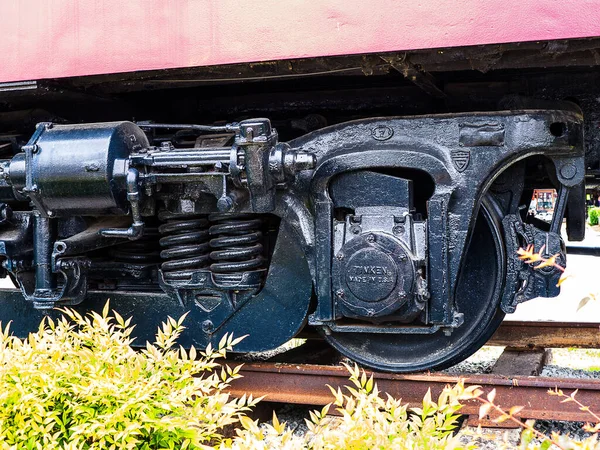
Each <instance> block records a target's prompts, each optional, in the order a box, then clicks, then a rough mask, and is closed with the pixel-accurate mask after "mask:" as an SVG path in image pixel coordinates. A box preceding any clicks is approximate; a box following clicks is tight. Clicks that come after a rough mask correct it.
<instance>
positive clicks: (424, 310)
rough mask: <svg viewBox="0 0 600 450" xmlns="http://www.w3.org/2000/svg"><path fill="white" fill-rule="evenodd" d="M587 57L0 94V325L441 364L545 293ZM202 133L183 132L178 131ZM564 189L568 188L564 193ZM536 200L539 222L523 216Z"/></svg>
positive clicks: (558, 244)
mask: <svg viewBox="0 0 600 450" xmlns="http://www.w3.org/2000/svg"><path fill="white" fill-rule="evenodd" d="M599 51H600V41H599V40H597V39H582V40H570V41H560V42H558V41H553V42H541V43H528V44H505V45H502V46H481V47H476V48H475V47H470V48H461V49H446V50H435V51H416V52H409V53H402V54H398V53H386V54H369V55H359V56H340V57H327V58H310V59H305V60H293V61H273V62H265V63H257V64H237V65H228V66H213V67H205V68H193V69H173V70H165V71H154V72H145V73H141V74H135V73H129V74H120V75H114V74H113V75H98V76H87V77H75V78H61V79H51V80H41V81H37V82H19V83H6V84H3V85H0V170H1V173H2V177H1V179H0V201H1V202H2V203H1V204H0V213H1V217H0V255H1V256H2V268H1V273H0V275H2V276H4V277H10V279H11V280H12V281H13V282H14V284H15V286H16V288H15V289H12V290H4V291H2V292H1V300H0V301H1V305H2V307H1V308H0V309H1V313H0V319H1V320H2V321H3V322H6V321H8V320H12V321H13V330H14V332H16V333H17V334H21V335H24V334H26V333H27V332H29V331H30V330H32V329H36V328H37V326H38V322H39V319H40V317H42V316H43V315H55V314H58V313H57V311H56V309H57V308H58V307H61V306H70V307H73V308H75V309H77V310H80V311H86V310H90V309H96V310H98V309H101V308H102V306H104V304H105V302H106V300H107V299H109V298H110V302H111V307H112V308H114V309H116V310H117V311H118V312H119V313H120V314H121V315H128V316H129V315H131V316H133V317H134V321H135V323H136V324H137V327H136V336H137V339H138V342H140V343H143V342H144V341H145V340H146V339H152V336H153V334H154V332H155V330H156V327H157V325H158V324H159V323H160V322H161V321H162V320H164V319H165V318H166V317H167V316H168V315H170V316H179V315H181V314H183V313H186V312H188V313H189V315H188V318H187V319H186V326H187V329H186V331H185V332H184V334H183V336H182V341H181V344H182V345H184V346H189V345H195V346H199V347H202V346H205V345H207V344H208V343H209V342H218V341H219V340H220V338H221V337H222V336H223V335H224V334H225V333H233V334H234V335H236V336H241V335H247V337H246V338H245V339H244V340H243V341H242V342H241V343H240V344H239V346H238V348H237V350H238V351H240V352H252V351H262V350H268V349H272V348H275V347H277V346H279V345H282V344H284V343H285V342H286V341H288V340H289V339H291V338H293V337H294V336H296V335H298V333H301V332H302V331H306V330H309V331H316V332H318V333H319V334H320V335H321V336H322V337H323V338H324V339H325V340H326V341H328V342H329V343H330V344H331V345H332V346H334V347H335V348H337V349H338V350H339V351H340V352H341V353H343V354H344V355H346V356H348V357H350V358H352V359H354V360H356V361H358V362H360V363H362V364H364V365H366V366H369V367H373V368H377V369H381V370H388V371H397V372H406V371H415V370H425V369H434V368H435V369H439V368H443V367H447V366H449V365H451V364H454V363H456V362H459V361H460V360H462V359H464V358H466V357H467V356H469V355H470V354H472V353H473V352H474V351H476V350H477V349H478V348H479V347H480V346H481V345H483V344H484V343H485V341H486V340H487V339H488V338H489V337H490V336H491V334H492V333H493V332H494V331H495V329H496V328H497V327H498V325H499V324H500V322H501V320H502V319H503V317H504V315H505V314H506V313H511V312H514V310H515V308H516V307H517V305H518V304H519V303H522V302H524V301H527V300H529V299H532V298H535V297H539V296H542V297H552V296H555V295H557V294H558V292H559V288H558V287H557V282H558V279H559V276H560V274H561V271H560V269H559V268H558V267H556V266H548V267H545V268H543V269H539V270H536V269H534V268H533V267H532V266H529V265H527V264H525V263H524V262H523V261H521V260H520V259H519V258H518V255H517V250H518V249H519V248H526V247H528V246H533V248H534V249H535V251H536V252H541V254H542V255H545V256H547V257H550V256H553V255H555V256H556V265H558V266H562V267H564V266H565V264H566V254H565V244H564V242H563V239H562V238H561V227H562V226H563V224H564V223H566V230H567V234H568V236H569V239H570V240H581V239H583V236H584V223H585V192H586V183H587V185H588V186H590V185H591V184H594V183H595V181H594V180H595V177H596V175H597V174H598V170H599V160H600V158H599V155H600V139H599V136H598V132H599V129H598V128H599V127H598V121H599V120H600V108H599V102H600V71H598V67H597V66H598V64H599V63H600V61H599V60H598V58H597V55H598V54H599V53H598V52H599ZM197 124H203V125H197ZM586 174H587V175H586ZM535 189H554V190H555V191H556V203H555V205H554V213H553V216H552V218H551V220H549V221H543V220H539V219H538V218H536V217H535V216H533V215H531V214H528V210H529V202H530V201H531V198H532V193H533V191H534V190H535Z"/></svg>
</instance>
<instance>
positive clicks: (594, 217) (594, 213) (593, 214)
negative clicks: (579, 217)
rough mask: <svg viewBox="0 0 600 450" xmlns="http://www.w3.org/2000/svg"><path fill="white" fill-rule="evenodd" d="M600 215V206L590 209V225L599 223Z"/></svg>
mask: <svg viewBox="0 0 600 450" xmlns="http://www.w3.org/2000/svg"><path fill="white" fill-rule="evenodd" d="M599 215H600V208H590V209H588V221H589V222H590V225H598V216H599Z"/></svg>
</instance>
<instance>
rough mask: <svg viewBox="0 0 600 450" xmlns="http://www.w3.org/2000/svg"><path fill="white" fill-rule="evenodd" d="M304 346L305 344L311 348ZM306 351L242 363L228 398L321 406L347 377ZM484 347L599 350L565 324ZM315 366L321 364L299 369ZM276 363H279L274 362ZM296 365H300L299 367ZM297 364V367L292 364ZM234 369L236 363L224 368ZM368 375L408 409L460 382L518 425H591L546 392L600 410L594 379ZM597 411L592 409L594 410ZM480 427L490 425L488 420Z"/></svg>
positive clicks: (590, 337) (512, 331) (472, 408)
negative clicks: (492, 399)
mask: <svg viewBox="0 0 600 450" xmlns="http://www.w3.org/2000/svg"><path fill="white" fill-rule="evenodd" d="M311 342H312V344H310V345H309V343H311ZM305 345H306V349H304V350H303V348H302V347H298V348H295V349H293V350H290V351H288V352H285V353H283V354H280V355H277V356H276V357H275V358H274V359H273V361H267V362H252V363H245V364H244V366H243V368H242V370H241V372H240V373H241V374H242V375H243V378H240V379H238V380H235V381H234V382H233V383H232V385H231V387H230V389H229V392H230V393H231V394H232V395H234V396H241V395H243V394H252V395H253V396H255V397H259V396H264V397H265V400H266V401H270V402H277V403H295V404H306V405H315V406H322V405H326V404H327V403H329V402H331V401H332V400H333V396H332V395H331V392H330V391H329V388H328V387H327V386H331V387H333V388H336V389H337V388H338V387H343V386H347V385H349V381H348V376H349V374H348V371H347V370H346V368H344V367H343V366H340V365H332V364H331V363H330V361H331V360H332V359H331V354H332V351H331V350H330V349H329V347H328V346H325V345H323V346H322V350H320V349H321V347H319V345H318V342H317V341H308V343H307V344H305ZM488 345H502V346H510V347H513V348H520V349H532V348H551V347H580V348H600V324H598V323H571V322H516V321H515V322H510V321H506V322H504V323H503V324H502V325H501V326H500V328H499V329H498V331H497V332H496V333H495V334H494V336H493V337H492V338H491V339H490V341H489V342H488ZM317 360H319V362H322V361H323V360H325V361H327V362H326V363H323V364H305V363H304V362H307V361H309V362H310V361H312V362H313V363H314V362H315V361H317ZM274 361H279V362H274ZM300 361H301V362H300ZM296 362H297V363H296ZM229 364H231V365H239V364H240V362H235V361H233V362H229ZM367 373H368V374H373V376H374V379H375V381H376V382H377V385H378V387H379V390H380V392H381V393H382V395H385V394H386V393H387V394H390V395H392V396H393V397H395V398H401V399H403V400H404V401H405V402H406V403H408V404H409V405H411V406H417V405H420V404H421V402H422V399H423V397H424V395H425V394H426V393H427V390H428V389H431V392H432V394H433V396H434V397H435V396H437V395H439V394H440V392H441V391H442V389H443V388H444V387H445V386H446V385H453V384H456V383H457V382H458V381H459V380H461V379H462V380H464V382H465V384H466V385H478V386H481V388H482V389H483V390H484V391H485V392H489V391H491V390H492V389H496V392H497V395H496V402H497V403H498V404H499V405H501V406H502V407H504V408H505V409H509V408H510V407H512V406H523V410H522V411H521V412H520V413H519V417H520V418H523V419H549V420H568V421H591V420H592V419H593V418H592V417H591V415H590V414H589V413H588V412H586V411H581V410H580V409H579V407H578V406H577V405H576V404H575V403H574V402H569V403H561V400H562V399H560V398H558V397H556V396H551V395H549V394H548V391H549V390H554V389H561V390H562V391H563V392H565V394H567V395H568V394H570V393H571V392H573V391H574V390H576V389H577V390H578V393H577V399H578V400H579V401H580V402H581V403H583V404H584V405H587V406H590V407H592V409H593V408H594V406H595V405H600V379H599V380H591V379H581V378H548V377H537V376H536V377H529V376H507V375H501V374H478V375H471V374H465V375H451V374H445V373H421V374H410V375H401V374H392V373H382V372H369V371H367ZM480 406H481V403H479V402H478V401H476V400H471V401H467V402H465V403H464V407H463V409H462V410H461V412H462V413H463V414H466V415H469V416H477V415H478V412H479V407H480ZM597 409H598V408H596V410H597ZM484 423H487V424H490V423H491V422H490V418H489V417H488V418H486V420H485V421H484Z"/></svg>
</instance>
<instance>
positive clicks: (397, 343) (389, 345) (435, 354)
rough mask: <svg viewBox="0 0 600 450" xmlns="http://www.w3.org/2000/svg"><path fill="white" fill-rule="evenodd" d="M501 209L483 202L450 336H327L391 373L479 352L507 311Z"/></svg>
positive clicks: (337, 345) (353, 354)
mask: <svg viewBox="0 0 600 450" xmlns="http://www.w3.org/2000/svg"><path fill="white" fill-rule="evenodd" d="M499 217H500V216H499V213H498V211H497V208H496V205H495V204H494V203H493V202H492V201H491V200H490V199H485V200H484V201H483V202H482V207H481V208H480V212H479V215H478V217H477V221H476V224H475V228H474V231H473V235H472V238H471V242H470V245H469V248H468V250H467V254H466V258H465V263H464V265H463V268H462V270H461V273H460V275H459V282H458V285H457V289H456V294H455V301H456V305H457V309H458V311H459V312H462V313H464V319H465V321H464V323H463V325H462V326H461V327H459V328H457V329H456V330H454V331H453V332H452V334H451V335H450V336H445V335H444V334H443V333H442V332H437V333H434V334H430V335H392V334H366V333H339V332H332V333H328V334H325V333H324V336H325V339H326V340H327V341H328V342H329V344H330V345H332V346H333V347H334V348H336V349H337V350H338V351H339V352H340V353H342V354H343V355H345V356H347V357H349V358H351V359H353V360H354V361H356V362H358V363H359V364H361V365H364V366H367V367H371V368H373V369H377V370H383V371H390V372H416V371H423V370H441V369H444V368H447V367H449V366H452V365H454V364H456V363H458V362H460V361H462V360H463V359H465V358H467V357H469V356H470V355H471V354H473V353H474V352H475V351H477V350H478V349H479V348H480V347H481V346H482V345H484V344H485V342H486V341H487V340H488V339H489V337H490V336H491V335H492V334H493V333H494V331H496V329H497V328H498V326H499V325H500V323H501V322H502V319H503V318H504V313H502V312H501V310H500V309H499V306H498V305H499V302H500V297H501V291H502V283H503V280H504V271H505V254H504V245H503V243H502V235H501V228H500V220H499Z"/></svg>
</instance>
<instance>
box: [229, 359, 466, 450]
mask: <svg viewBox="0 0 600 450" xmlns="http://www.w3.org/2000/svg"><path fill="white" fill-rule="evenodd" d="M348 370H349V371H350V375H351V376H350V381H351V382H352V384H353V385H354V387H347V389H348V392H349V394H345V393H343V392H342V391H341V390H339V389H338V390H334V389H332V388H331V387H330V389H331V392H332V394H333V396H334V397H335V401H334V403H333V406H335V407H336V410H337V412H338V414H340V415H341V418H340V420H339V421H337V420H334V421H331V420H330V419H329V418H328V417H326V415H327V413H328V411H329V406H326V407H325V408H323V409H322V410H321V411H318V412H313V413H311V420H310V421H307V425H308V428H309V432H308V434H307V435H306V436H305V437H304V438H300V437H297V436H294V435H293V434H292V430H290V429H289V428H287V427H286V426H285V424H282V423H280V422H279V421H278V420H277V418H276V417H273V423H272V424H266V425H262V426H259V424H258V421H252V420H250V419H249V418H247V417H245V418H242V420H241V423H242V426H243V429H241V430H237V437H236V438H234V439H226V440H224V441H223V443H222V445H221V448H224V449H234V450H246V449H248V450H250V449H286V450H301V449H302V450H304V449H313V450H325V449H340V450H342V449H415V450H416V449H432V450H434V449H457V448H462V446H461V445H460V443H459V442H458V437H457V436H455V435H453V431H454V430H455V429H456V427H457V425H458V418H459V417H460V416H459V415H458V414H457V412H458V411H459V409H460V408H461V404H460V402H459V401H460V400H462V399H469V398H473V396H474V392H475V391H476V390H477V386H472V387H468V388H465V387H464V386H463V384H462V383H459V384H457V385H456V386H454V387H449V386H448V387H446V388H445V389H444V391H443V392H442V393H441V394H440V396H439V398H438V400H437V402H434V401H432V399H431V392H428V393H427V395H426V396H425V398H424V399H423V405H422V407H421V408H412V409H409V408H408V406H407V405H406V404H402V401H401V400H396V399H394V398H392V397H390V396H388V397H387V399H385V400H384V399H382V398H381V397H380V396H379V392H378V389H377V385H376V384H374V383H373V378H372V377H371V378H367V376H366V375H365V373H364V372H361V371H360V370H359V369H358V367H356V366H355V367H354V368H351V367H348Z"/></svg>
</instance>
